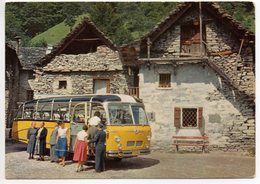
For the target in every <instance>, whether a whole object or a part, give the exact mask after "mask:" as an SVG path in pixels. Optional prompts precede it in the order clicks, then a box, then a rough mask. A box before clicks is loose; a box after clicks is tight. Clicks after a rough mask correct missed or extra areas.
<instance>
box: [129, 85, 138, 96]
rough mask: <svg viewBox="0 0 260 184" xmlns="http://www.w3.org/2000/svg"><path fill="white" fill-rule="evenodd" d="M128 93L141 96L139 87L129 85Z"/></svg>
mask: <svg viewBox="0 0 260 184" xmlns="http://www.w3.org/2000/svg"><path fill="white" fill-rule="evenodd" d="M128 95H131V96H134V97H137V98H139V87H129V88H128Z"/></svg>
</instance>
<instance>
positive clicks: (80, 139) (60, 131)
mask: <svg viewBox="0 0 260 184" xmlns="http://www.w3.org/2000/svg"><path fill="white" fill-rule="evenodd" d="M104 128H105V127H104V124H103V123H101V119H100V113H99V112H98V111H97V112H95V114H94V116H93V117H92V118H90V119H89V121H88V123H86V124H85V125H84V126H83V127H82V130H81V131H79V132H78V133H77V137H76V141H75V144H74V147H73V152H74V155H73V160H74V161H77V162H78V164H77V167H76V172H79V171H82V170H83V165H84V163H85V162H86V161H87V159H88V153H89V152H90V151H91V150H93V149H95V153H94V154H95V171H96V172H102V171H104V170H105V146H106V132H105V130H104ZM47 133H48V131H47V129H46V128H45V127H44V122H41V123H40V128H38V129H37V128H36V123H35V122H32V124H31V128H29V129H28V132H27V139H28V146H27V152H28V153H29V159H33V158H34V157H33V156H34V154H35V152H36V154H39V157H38V158H37V160H38V161H44V156H45V155H46V136H47ZM92 153H93V152H92ZM67 155H68V128H66V127H65V123H64V122H57V123H56V124H55V127H54V130H53V131H52V132H51V136H50V162H52V163H59V164H60V165H62V166H63V167H64V166H65V158H66V156H67Z"/></svg>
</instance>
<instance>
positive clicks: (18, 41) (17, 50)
mask: <svg viewBox="0 0 260 184" xmlns="http://www.w3.org/2000/svg"><path fill="white" fill-rule="evenodd" d="M14 39H15V41H16V53H17V55H18V54H19V50H20V45H21V37H20V36H16V37H14Z"/></svg>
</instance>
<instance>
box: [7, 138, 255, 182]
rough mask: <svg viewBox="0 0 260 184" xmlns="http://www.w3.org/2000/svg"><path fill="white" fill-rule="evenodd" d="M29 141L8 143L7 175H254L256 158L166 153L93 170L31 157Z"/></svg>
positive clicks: (13, 177)
mask: <svg viewBox="0 0 260 184" xmlns="http://www.w3.org/2000/svg"><path fill="white" fill-rule="evenodd" d="M27 156H28V155H27V153H26V145H24V144H21V143H15V144H11V143H10V142H7V143H6V154H5V160H6V163H5V174H6V175H5V177H6V179H54V178H58V179H65V178H114V179H115V178H120V179H132V178H136V179H138V178H154V179H155V178H161V179H162V178H252V177H254V173H255V158H254V157H251V156H246V155H241V154H239V153H223V152H211V153H164V152H152V153H151V154H149V155H145V156H139V157H136V158H128V159H125V160H122V161H121V162H116V161H113V160H108V161H107V162H106V171H105V172H103V173H95V172H94V168H93V166H94V164H93V163H88V164H87V165H85V170H84V171H82V172H79V173H76V172H75V167H76V163H73V162H71V161H70V160H68V161H66V163H67V165H66V166H65V167H62V166H60V165H58V164H56V163H50V162H49V161H47V160H48V157H46V161H44V162H41V161H36V160H28V158H27Z"/></svg>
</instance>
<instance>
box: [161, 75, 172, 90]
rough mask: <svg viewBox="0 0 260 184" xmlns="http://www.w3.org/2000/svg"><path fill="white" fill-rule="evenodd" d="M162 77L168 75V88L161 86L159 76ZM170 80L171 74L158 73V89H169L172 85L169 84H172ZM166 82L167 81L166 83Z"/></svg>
mask: <svg viewBox="0 0 260 184" xmlns="http://www.w3.org/2000/svg"><path fill="white" fill-rule="evenodd" d="M162 75H169V77H168V78H169V81H168V82H169V86H166V87H164V86H161V83H160V82H161V76H162ZM171 78H172V74H171V73H159V76H158V87H159V89H171V88H172V85H171V82H172V80H171ZM166 82H167V81H166Z"/></svg>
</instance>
